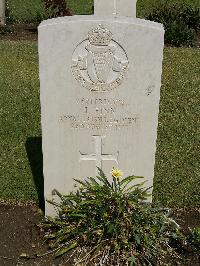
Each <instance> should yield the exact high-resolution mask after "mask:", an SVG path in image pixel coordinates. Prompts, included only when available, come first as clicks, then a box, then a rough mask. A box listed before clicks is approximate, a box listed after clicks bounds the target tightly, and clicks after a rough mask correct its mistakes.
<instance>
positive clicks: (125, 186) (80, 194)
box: [41, 169, 178, 265]
mask: <svg viewBox="0 0 200 266" xmlns="http://www.w3.org/2000/svg"><path fill="white" fill-rule="evenodd" d="M98 170H99V175H98V176H97V177H96V178H93V177H89V178H87V180H86V181H79V180H76V182H77V183H78V184H79V185H80V187H79V189H78V190H77V192H76V193H73V192H72V193H70V195H67V196H64V195H61V194H60V193H59V192H58V191H56V190H55V191H54V194H56V195H58V196H59V198H60V203H56V202H55V201H54V202H50V203H51V204H53V205H54V206H56V207H57V209H58V217H56V218H50V217H49V218H47V220H46V222H44V223H43V224H42V225H41V227H42V228H43V229H44V230H45V231H46V234H45V238H46V239H47V240H48V241H49V244H50V247H51V248H52V249H54V251H55V252H56V256H60V255H63V254H65V253H67V252H68V251H72V250H73V253H72V254H73V258H74V265H79V263H83V265H89V263H94V264H95V265H152V264H155V263H156V261H157V260H158V259H159V261H160V260H162V258H161V257H162V256H161V255H163V254H164V253H165V252H167V251H168V249H169V240H170V238H171V237H173V239H174V238H176V237H178V234H177V233H178V228H177V224H176V223H175V222H174V221H173V220H172V219H170V218H169V217H167V214H166V211H165V210H161V209H159V208H156V207H155V206H153V205H152V204H150V203H147V199H148V197H149V193H148V189H145V188H143V185H144V183H145V182H140V183H139V184H132V185H131V182H132V181H136V179H138V178H139V177H135V176H129V177H126V178H124V179H122V178H121V177H120V176H121V173H120V171H119V170H117V169H113V171H112V181H111V182H110V181H109V180H108V179H107V177H106V176H105V174H104V173H103V172H102V170H101V169H98ZM170 252H171V253H173V252H172V250H171V249H170ZM98 263H100V264H98Z"/></svg>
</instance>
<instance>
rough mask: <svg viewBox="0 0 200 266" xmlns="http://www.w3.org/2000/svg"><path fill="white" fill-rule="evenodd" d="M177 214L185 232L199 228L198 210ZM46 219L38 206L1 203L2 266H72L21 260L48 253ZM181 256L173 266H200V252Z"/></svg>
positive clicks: (43, 259)
mask: <svg viewBox="0 0 200 266" xmlns="http://www.w3.org/2000/svg"><path fill="white" fill-rule="evenodd" d="M174 214H175V217H176V221H177V222H178V223H179V224H180V225H181V227H182V228H183V230H185V232H187V231H188V230H189V228H191V229H193V228H194V227H199V226H200V211H199V210H176V211H174ZM43 219H44V216H43V214H42V211H41V210H40V209H39V208H38V207H37V206H36V205H35V204H31V203H28V204H13V203H8V202H2V203H0V266H15V265H17V266H18V265H27V266H32V265H38V266H57V265H60V266H62V265H66V266H72V263H68V262H66V261H67V260H68V259H69V257H67V256H65V257H64V258H60V259H55V258H54V256H53V254H49V255H46V256H43V257H41V258H36V259H26V258H20V255H21V254H23V253H24V255H25V254H29V255H30V256H33V257H34V255H35V254H44V253H48V252H49V249H48V246H47V244H45V242H44V239H43V232H42V231H41V230H40V229H39V227H38V226H37V224H39V222H41V221H42V220H43ZM180 256H181V263H180V260H179V262H177V261H174V262H172V261H170V265H180V266H200V254H199V253H198V252H197V251H194V250H188V251H185V250H184V251H182V253H181V255H180ZM166 265H168V264H167V263H166Z"/></svg>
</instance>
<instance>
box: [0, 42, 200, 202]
mask: <svg viewBox="0 0 200 266" xmlns="http://www.w3.org/2000/svg"><path fill="white" fill-rule="evenodd" d="M0 62H1V63H0V107H1V108H0V125H1V127H0V136H1V141H0V150H1V156H0V165H1V168H0V198H2V199H15V200H22V201H26V200H34V201H37V200H38V195H37V192H36V187H35V185H34V181H33V177H32V172H31V168H30V164H29V160H28V157H27V153H26V148H25V144H26V141H27V139H28V138H30V137H38V136H41V129H40V103H39V77H38V54H37V45H36V44H35V43H29V42H24V43H19V42H8V41H0ZM199 73H200V50H199V49H192V48H186V49H185V48H166V49H165V51H164V64H163V78H162V84H163V85H162V88H161V102H160V115H159V128H158V142H157V153H156V169H155V170H156V171H155V184H154V199H155V200H158V201H161V202H162V203H163V204H164V205H168V206H179V207H180V206H181V207H183V206H199V205H200V189H199V188H200V165H199V164H200V158H199V157H200V155H199V154H200V153H199V150H200V147H199V146H200V145H199V143H200V139H199V138H200V137H199V136H200V132H199V131H200V115H199V114H200V100H199V99H200V75H199ZM133 152H134V149H133ZM37 156H38V155H37V154H35V157H37ZM36 159H37V158H36ZM66 159H67V158H66ZM122 170H123V169H122ZM133 174H134V173H133Z"/></svg>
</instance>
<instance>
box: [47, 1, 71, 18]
mask: <svg viewBox="0 0 200 266" xmlns="http://www.w3.org/2000/svg"><path fill="white" fill-rule="evenodd" d="M43 1H44V4H45V7H46V9H47V10H49V9H50V10H53V11H54V17H58V16H71V15H72V13H71V12H70V10H69V8H68V2H67V0H43Z"/></svg>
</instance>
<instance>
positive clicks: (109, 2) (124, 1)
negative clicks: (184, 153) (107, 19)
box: [94, 0, 137, 18]
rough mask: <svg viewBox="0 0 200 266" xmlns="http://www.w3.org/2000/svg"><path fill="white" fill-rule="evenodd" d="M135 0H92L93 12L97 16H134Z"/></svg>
mask: <svg viewBox="0 0 200 266" xmlns="http://www.w3.org/2000/svg"><path fill="white" fill-rule="evenodd" d="M136 3H137V0H94V14H95V15H97V16H109V15H120V16H125V17H132V18H135V17H136Z"/></svg>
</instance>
